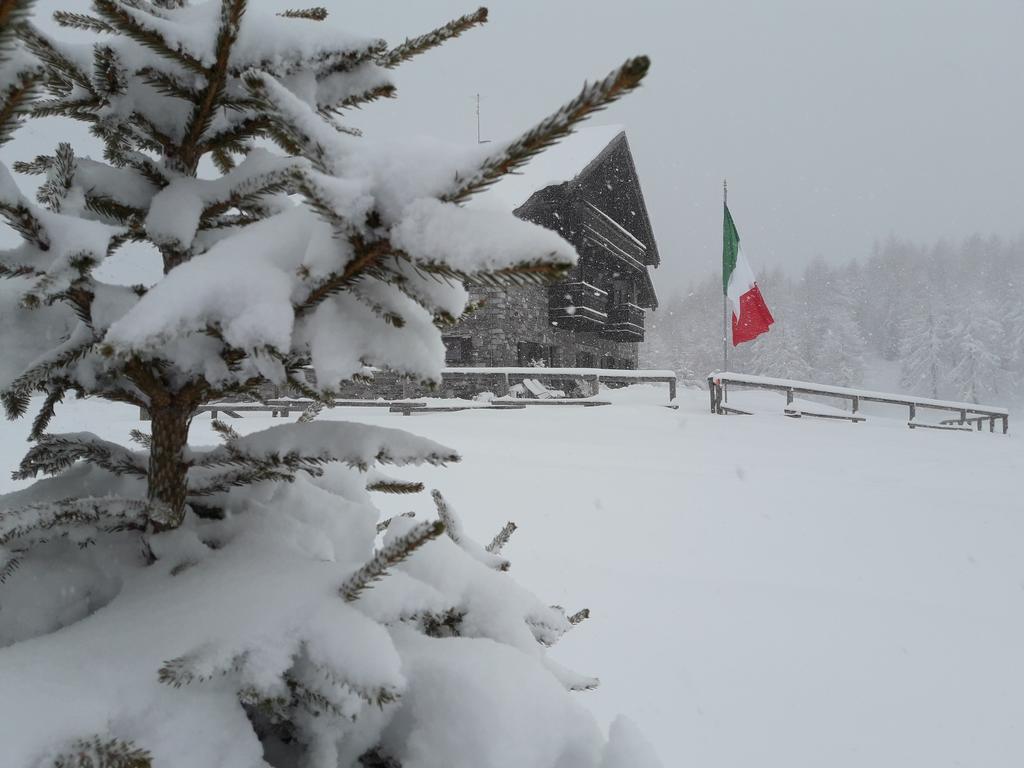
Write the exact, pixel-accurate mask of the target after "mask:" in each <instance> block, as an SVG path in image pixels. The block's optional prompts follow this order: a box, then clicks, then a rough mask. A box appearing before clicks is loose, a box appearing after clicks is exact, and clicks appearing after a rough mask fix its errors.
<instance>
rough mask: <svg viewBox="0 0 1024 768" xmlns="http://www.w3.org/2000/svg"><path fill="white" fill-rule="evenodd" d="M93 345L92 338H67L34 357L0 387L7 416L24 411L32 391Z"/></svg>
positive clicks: (56, 376)
mask: <svg viewBox="0 0 1024 768" xmlns="http://www.w3.org/2000/svg"><path fill="white" fill-rule="evenodd" d="M94 349H95V345H94V344H93V343H92V340H91V339H87V340H85V341H82V340H81V339H74V338H73V339H69V340H68V342H66V343H65V344H64V345H61V347H58V348H57V349H55V350H52V351H51V352H49V353H48V354H46V355H45V356H44V358H43V359H41V360H39V359H37V360H36V361H35V362H34V363H33V364H32V365H31V367H29V368H28V370H26V371H24V372H23V373H21V374H20V375H19V376H18V377H17V378H15V379H14V380H13V381H12V382H10V384H8V385H7V387H6V388H4V389H3V390H2V391H0V401H2V402H3V406H4V410H5V411H6V412H7V418H9V419H16V418H19V417H21V416H23V415H24V414H25V411H26V410H28V406H29V403H30V402H31V398H32V395H33V394H34V393H36V392H38V391H41V390H44V389H45V388H46V386H47V384H49V383H51V382H53V381H54V380H61V379H63V378H64V377H65V375H66V372H67V369H68V368H69V367H70V366H72V365H74V364H75V363H76V362H78V361H79V360H82V359H83V358H85V357H86V356H87V355H89V354H90V353H91V352H93V351H94Z"/></svg>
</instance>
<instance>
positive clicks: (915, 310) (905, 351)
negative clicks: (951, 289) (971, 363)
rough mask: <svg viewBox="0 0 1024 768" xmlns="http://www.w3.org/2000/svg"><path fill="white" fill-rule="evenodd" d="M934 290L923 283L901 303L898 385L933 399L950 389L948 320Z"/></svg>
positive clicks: (944, 394) (942, 395)
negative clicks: (916, 291)
mask: <svg viewBox="0 0 1024 768" xmlns="http://www.w3.org/2000/svg"><path fill="white" fill-rule="evenodd" d="M934 291H935V287H934V286H932V285H930V284H926V287H925V289H924V290H923V291H922V292H921V293H920V294H918V295H917V296H916V297H914V298H911V299H910V300H909V301H907V302H904V305H905V306H904V309H903V313H904V315H905V317H906V320H905V322H904V325H903V342H902V344H903V346H902V354H901V355H900V358H901V364H900V386H901V387H903V388H904V389H905V390H906V391H907V392H913V393H915V394H919V395H924V396H926V397H932V398H936V399H937V398H941V397H944V396H946V395H947V393H948V390H949V388H950V387H949V383H948V378H949V366H950V349H949V346H950V338H949V329H948V328H947V327H946V326H947V323H948V318H947V316H946V314H945V313H944V312H943V311H942V310H941V308H940V304H941V303H942V302H941V299H940V297H939V296H937V295H936V294H935V292H934Z"/></svg>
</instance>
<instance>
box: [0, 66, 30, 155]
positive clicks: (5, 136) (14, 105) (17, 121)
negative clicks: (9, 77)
mask: <svg viewBox="0 0 1024 768" xmlns="http://www.w3.org/2000/svg"><path fill="white" fill-rule="evenodd" d="M38 82H39V77H38V73H37V72H35V71H34V70H28V71H25V72H20V73H18V75H17V77H16V79H15V80H14V81H13V82H11V83H10V85H8V87H7V89H6V90H5V91H4V92H3V94H2V95H0V146H3V145H4V144H6V143H7V142H8V141H10V139H11V137H12V136H13V135H14V131H15V130H16V129H17V128H18V126H19V125H21V121H22V119H23V118H24V117H25V116H26V115H28V114H30V113H31V111H32V102H33V100H34V99H35V98H36V97H37V96H38V95H39V87H38Z"/></svg>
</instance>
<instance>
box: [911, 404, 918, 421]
mask: <svg viewBox="0 0 1024 768" xmlns="http://www.w3.org/2000/svg"><path fill="white" fill-rule="evenodd" d="M916 418H917V406H916V405H914V404H913V403H911V404H910V420H911V421H913V420H914V419H916Z"/></svg>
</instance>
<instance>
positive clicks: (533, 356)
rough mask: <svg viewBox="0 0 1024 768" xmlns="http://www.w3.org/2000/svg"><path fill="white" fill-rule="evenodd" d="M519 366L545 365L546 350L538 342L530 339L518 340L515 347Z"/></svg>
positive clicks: (546, 361) (534, 366)
mask: <svg viewBox="0 0 1024 768" xmlns="http://www.w3.org/2000/svg"><path fill="white" fill-rule="evenodd" d="M517 357H518V364H519V367H520V368H539V367H547V365H548V358H547V351H546V350H545V349H544V347H542V346H541V345H540V344H536V343H535V342H532V341H520V342H519V345H518V347H517Z"/></svg>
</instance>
